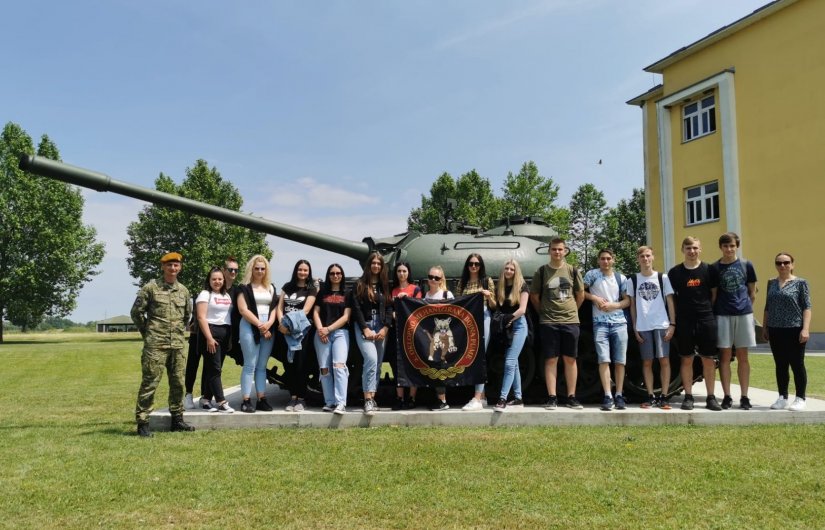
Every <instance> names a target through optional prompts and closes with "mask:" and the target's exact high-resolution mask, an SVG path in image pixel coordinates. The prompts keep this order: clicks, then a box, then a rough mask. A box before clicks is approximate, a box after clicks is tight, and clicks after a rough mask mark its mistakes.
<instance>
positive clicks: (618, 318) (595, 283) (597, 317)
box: [583, 269, 627, 324]
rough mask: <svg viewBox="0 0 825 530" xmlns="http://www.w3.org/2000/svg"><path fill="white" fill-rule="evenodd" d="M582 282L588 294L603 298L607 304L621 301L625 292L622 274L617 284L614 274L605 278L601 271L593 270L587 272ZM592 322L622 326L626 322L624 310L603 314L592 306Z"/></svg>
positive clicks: (624, 279)
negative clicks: (587, 289)
mask: <svg viewBox="0 0 825 530" xmlns="http://www.w3.org/2000/svg"><path fill="white" fill-rule="evenodd" d="M583 281H584V286H585V287H587V288H589V289H590V294H593V295H596V296H598V297H600V298H604V299H605V300H607V301H608V302H619V301H621V299H622V295H623V294H625V293H626V292H627V285H626V284H627V278H625V276H624V275H623V274H619V281H620V282H621V283H620V284H617V283H616V275H615V274H614V273H610V274H609V275H607V276H605V275H604V274H603V273H602V271H601V269H593V270H589V271H587V274H585V275H584V280H583ZM593 322H609V323H615V324H624V323H626V322H627V320H625V318H624V310H622V309H614V310H613V311H609V312H604V311H602V310H601V309H599V308H598V307H597V306H596V304H593Z"/></svg>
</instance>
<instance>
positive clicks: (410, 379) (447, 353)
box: [395, 293, 487, 386]
mask: <svg viewBox="0 0 825 530" xmlns="http://www.w3.org/2000/svg"><path fill="white" fill-rule="evenodd" d="M395 316H396V320H395V322H396V330H395V331H396V337H397V340H398V344H397V350H396V351H397V352H398V384H399V385H401V386H462V385H474V384H476V383H484V382H486V379H487V361H486V358H485V355H484V353H485V352H484V298H483V296H482V295H481V294H480V293H476V294H471V295H468V296H462V297H460V298H456V299H454V300H439V301H437V302H435V301H429V302H428V301H425V300H421V299H417V298H412V297H409V296H406V297H404V298H396V300H395Z"/></svg>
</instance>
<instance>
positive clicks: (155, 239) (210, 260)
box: [126, 160, 272, 294]
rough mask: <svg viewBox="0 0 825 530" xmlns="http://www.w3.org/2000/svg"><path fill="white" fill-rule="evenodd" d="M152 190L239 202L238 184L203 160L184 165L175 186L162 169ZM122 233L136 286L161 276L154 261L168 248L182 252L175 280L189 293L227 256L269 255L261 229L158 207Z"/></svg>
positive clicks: (235, 206)
mask: <svg viewBox="0 0 825 530" xmlns="http://www.w3.org/2000/svg"><path fill="white" fill-rule="evenodd" d="M155 189H157V190H158V191H162V192H165V193H169V194H172V195H177V196H180V197H186V198H189V199H193V200H196V201H200V202H204V203H207V204H212V205H216V206H221V207H223V208H227V209H230V210H234V211H240V210H241V206H243V199H242V198H241V195H240V193H239V192H238V190H237V188H235V186H234V185H232V183H231V182H228V181H225V180H223V178H222V177H221V175H220V173H218V170H217V169H216V168H215V167H212V168H209V166H208V165H207V163H206V161H204V160H198V161H197V162H195V166H194V167H191V168H186V178H185V179H184V180H183V182H182V183H181V184H180V185H177V184H175V182H174V181H173V180H172V179H171V178H170V177H168V176H166V175H164V174H163V173H161V174H160V176H159V177H158V178H157V180H156V181H155ZM126 232H127V234H128V236H129V237H128V239H127V240H126V246H127V248H128V249H129V257H128V258H126V262H127V264H128V266H129V272H130V274H131V275H132V277H133V278H136V279H137V284H136V285H143V284H144V283H146V282H147V281H149V280H151V279H154V278H159V277H160V276H161V271H160V261H159V260H160V257H161V256H162V255H163V254H165V253H167V252H180V253H181V254H182V255H183V267H182V270H181V273H180V275H179V276H178V280H179V281H180V282H181V283H183V284H184V285H185V286H187V287H188V288H189V290H190V291H192V292H193V294H194V293H195V292H198V291H200V290H201V288H202V285H203V281H204V278H205V277H206V274H207V273H208V272H209V269H211V268H212V267H214V266H222V265H223V263H224V259H225V258H226V257H227V256H234V257H235V258H237V259H238V261H239V263H240V265H241V267H243V266H244V265H245V263H246V260H247V259H249V258H251V257H252V256H253V255H255V254H263V255H264V256H266V257H267V258H270V257H272V251H271V250H270V249H269V245H268V244H267V243H266V239H265V238H266V235H265V234H263V233H260V232H254V231H252V230H249V229H247V228H243V227H239V226H234V225H230V224H227V223H222V222H220V221H216V220H214V219H208V218H206V217H201V216H197V215H192V214H190V213H187V212H182V211H179V210H173V209H170V208H166V207H163V206H157V205H148V206H146V207H144V208H143V210H142V211H141V212H140V213H138V220H137V221H135V222H132V223H130V224H129V227H128V228H127V230H126Z"/></svg>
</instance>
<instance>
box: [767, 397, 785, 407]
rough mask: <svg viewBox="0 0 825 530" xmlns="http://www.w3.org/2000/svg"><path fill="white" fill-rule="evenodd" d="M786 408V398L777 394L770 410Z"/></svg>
mask: <svg viewBox="0 0 825 530" xmlns="http://www.w3.org/2000/svg"><path fill="white" fill-rule="evenodd" d="M786 408H788V400H787V399H785V398H783V397H782V396H779V397H778V398H777V399H776V401H774V402H773V405H771V410H784V409H786Z"/></svg>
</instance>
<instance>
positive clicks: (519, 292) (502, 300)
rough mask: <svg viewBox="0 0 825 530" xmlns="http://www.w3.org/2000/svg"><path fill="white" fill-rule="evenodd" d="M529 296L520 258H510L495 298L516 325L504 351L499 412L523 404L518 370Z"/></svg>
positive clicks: (498, 404) (525, 333) (505, 263)
mask: <svg viewBox="0 0 825 530" xmlns="http://www.w3.org/2000/svg"><path fill="white" fill-rule="evenodd" d="M529 299H530V289H529V288H528V287H527V282H525V281H524V276H522V274H521V266H520V265H519V264H518V261H516V260H514V259H509V260H507V261H505V262H504V267H503V268H502V269H501V275H500V276H499V281H498V286H497V287H496V302H497V303H498V307H499V308H500V309H501V312H502V313H506V314H508V315H511V318H510V323H509V324H507V325H508V326H510V327H512V329H513V340H512V342H511V343H510V346H509V347H508V348H507V351H506V352H505V353H504V377H503V379H502V382H501V394H499V398H498V402H497V403H496V408H495V411H496V412H504V409H505V408H506V407H507V406H508V405H509V406H511V407H523V406H524V402H523V401H522V399H521V373H520V372H519V370H518V357H519V355H520V354H521V349H522V348H523V347H524V342H525V341H526V340H527V317H526V316H525V315H526V313H527V301H528V300H529ZM511 387H512V388H513V398H514V399H513V400H512V401H510V402H508V401H507V395H508V394H509V393H510V388H511Z"/></svg>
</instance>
